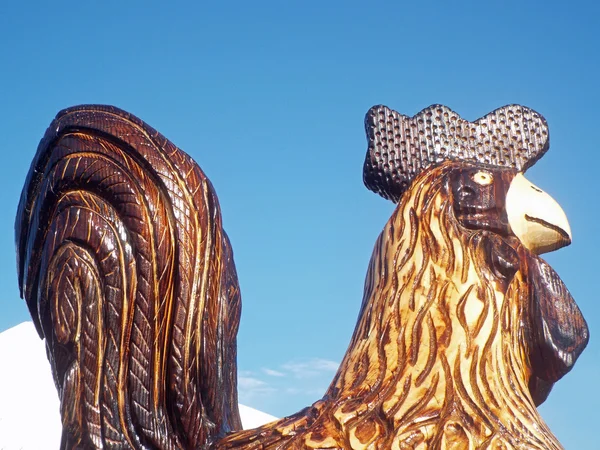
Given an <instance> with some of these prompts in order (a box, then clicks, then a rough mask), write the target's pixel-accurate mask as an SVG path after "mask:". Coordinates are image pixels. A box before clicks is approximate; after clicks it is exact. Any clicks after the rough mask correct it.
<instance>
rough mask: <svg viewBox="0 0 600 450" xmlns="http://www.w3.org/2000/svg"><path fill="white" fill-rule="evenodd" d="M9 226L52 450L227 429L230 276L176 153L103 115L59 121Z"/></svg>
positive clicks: (236, 423)
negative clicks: (52, 412) (59, 432)
mask: <svg viewBox="0 0 600 450" xmlns="http://www.w3.org/2000/svg"><path fill="white" fill-rule="evenodd" d="M16 229H17V246H18V259H19V261H18V267H19V281H20V285H21V289H22V292H23V295H24V296H25V298H26V300H27V304H28V307H29V310H30V312H31V315H32V317H33V319H34V322H35V323H36V326H37V328H38V331H39V332H40V335H41V336H43V337H45V338H46V343H47V347H48V355H49V359H50V361H51V363H52V368H53V373H54V377H55V381H56V385H57V388H58V390H59V395H60V398H61V413H62V418H63V442H62V448H165V449H170V448H195V447H200V446H201V445H203V444H204V443H206V442H208V441H210V440H211V439H214V438H217V437H219V436H222V435H224V434H225V433H227V432H229V431H232V430H237V429H240V428H241V422H240V418H239V413H238V410H237V387H236V383H237V380H236V377H237V374H236V333H237V327H238V323H239V315H240V307H241V303H240V296H239V288H238V283H237V275H236V273H235V266H234V264H233V258H232V253H231V248H230V245H229V242H228V239H227V236H226V235H225V233H224V232H223V230H222V227H221V216H220V211H219V206H218V201H217V198H216V196H215V193H214V190H213V188H212V186H211V184H210V182H209V181H208V180H207V179H206V177H205V175H204V174H203V173H202V171H201V170H200V168H199V167H198V166H197V165H196V164H195V163H194V162H193V161H192V160H191V158H189V156H187V155H186V154H185V153H183V152H182V151H180V150H179V149H177V148H176V147H175V146H174V145H173V144H171V143H170V142H169V141H168V140H166V139H165V138H164V137H163V136H161V135H160V134H159V133H157V132H156V131H155V130H153V129H152V128H150V127H149V126H147V125H146V124H144V123H143V122H142V121H140V120H139V119H137V118H135V117H133V116H131V115H129V114H127V113H125V112H124V111H121V110H118V109H116V108H112V107H97V106H81V107H76V108H71V109H68V110H65V111H62V112H61V113H59V115H58V116H57V118H56V119H55V121H54V122H52V124H51V125H50V127H49V128H48V131H47V132H46V135H45V136H44V138H43V139H42V141H41V143H40V146H39V148H38V152H37V154H36V157H35V159H34V161H33V163H32V166H31V170H30V172H29V175H28V178H27V181H26V183H25V189H24V191H23V194H22V197H21V202H20V205H19V210H18V215H17V221H16Z"/></svg>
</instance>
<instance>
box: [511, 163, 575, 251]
mask: <svg viewBox="0 0 600 450" xmlns="http://www.w3.org/2000/svg"><path fill="white" fill-rule="evenodd" d="M506 212H507V214H508V222H509V224H510V226H511V228H512V230H513V233H514V234H515V235H516V236H517V237H518V238H519V239H520V240H521V242H522V243H523V245H524V246H525V247H527V248H528V249H529V250H531V251H532V252H533V253H535V254H537V255H539V254H541V253H545V252H551V251H553V250H556V249H559V248H561V247H564V246H565V245H569V244H570V243H571V227H570V226H569V221H568V220H567V216H566V215H565V213H564V211H563V210H562V208H561V207H560V205H559V204H558V203H557V202H556V200H554V199H553V198H552V197H550V196H549V195H548V194H546V193H545V192H544V191H542V190H541V189H540V188H538V187H537V186H535V185H533V184H532V183H531V182H529V181H528V180H527V178H525V177H524V176H523V174H521V173H519V174H517V176H515V178H514V179H513V181H512V183H511V184H510V187H509V189H508V193H507V194H506Z"/></svg>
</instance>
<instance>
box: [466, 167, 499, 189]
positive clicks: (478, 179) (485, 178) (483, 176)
mask: <svg viewBox="0 0 600 450" xmlns="http://www.w3.org/2000/svg"><path fill="white" fill-rule="evenodd" d="M471 179H472V180H473V181H474V182H475V183H477V184H479V185H480V186H488V185H489V184H491V183H492V181H494V177H493V176H492V174H491V173H489V172H484V171H481V170H480V171H479V172H476V173H474V174H473V175H471Z"/></svg>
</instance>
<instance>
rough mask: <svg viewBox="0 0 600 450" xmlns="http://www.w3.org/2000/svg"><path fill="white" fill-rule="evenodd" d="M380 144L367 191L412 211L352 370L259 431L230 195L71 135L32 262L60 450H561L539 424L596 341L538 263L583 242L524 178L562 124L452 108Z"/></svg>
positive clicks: (26, 219)
mask: <svg viewBox="0 0 600 450" xmlns="http://www.w3.org/2000/svg"><path fill="white" fill-rule="evenodd" d="M366 129H367V135H368V142H369V149H368V152H367V158H366V161H365V167H364V180H365V184H366V185H367V187H369V188H370V189H372V190H374V191H376V192H378V193H379V194H381V195H382V196H384V197H386V198H389V199H391V200H393V201H394V202H397V203H398V206H397V208H396V210H395V211H394V213H393V214H392V217H391V218H390V219H389V221H388V223H387V224H386V225H385V228H384V229H383V232H382V233H381V235H380V236H379V238H378V240H377V242H376V244H375V249H374V252H373V256H372V258H371V263H370V266H369V270H368V273H367V277H366V282H365V289H364V297H363V303H362V306H361V309H360V314H359V319H358V323H357V326H356V330H355V332H354V335H353V337H352V340H351V342H350V345H349V348H348V351H347V353H346V355H345V357H344V359H343V362H342V364H341V365H340V368H339V371H338V372H337V374H336V376H335V378H334V380H333V382H332V383H331V385H330V387H329V389H328V390H327V392H326V394H325V395H324V397H323V398H322V399H321V400H319V401H317V402H316V403H314V404H313V405H312V406H309V407H308V408H305V409H304V410H302V411H300V412H298V413H297V414H295V415H293V416H290V417H287V418H284V419H281V420H279V421H276V422H273V423H271V424H267V425H265V426H263V427H260V428H257V429H253V430H246V431H240V430H241V423H240V418H239V413H238V407H237V386H236V377H237V374H236V333H237V328H238V322H239V315H240V305H241V304H240V294H239V287H238V282H237V276H236V270H235V266H234V263H233V257H232V252H231V247H230V244H229V241H228V239H227V236H226V234H225V233H224V231H223V229H222V226H221V216H220V212H219V205H218V202H217V198H216V195H215V193H214V190H213V187H212V185H211V184H210V182H209V181H208V179H207V178H206V177H205V175H204V173H203V172H202V171H201V170H200V168H199V167H198V166H197V165H196V164H195V163H194V161H193V160H192V159H191V158H190V157H189V156H187V155H186V154H185V153H183V152H182V151H181V150H179V149H178V148H176V147H175V146H174V145H173V144H172V143H171V142H169V141H168V140H167V139H165V138H164V137H163V136H161V135H160V134H159V133H158V132H156V131H155V130H154V129H152V128H150V127H149V126H148V125H146V124H145V123H144V122H142V121H141V120H139V119H137V118H136V117H134V116H132V115H130V114H128V113H126V112H124V111H121V110H119V109H116V108H113V107H107V106H79V107H74V108H70V109H67V110H64V111H62V112H60V113H59V114H58V116H57V117H56V119H55V120H54V121H53V122H52V124H51V125H50V127H49V129H48V131H47V132H46V135H45V136H44V138H43V139H42V141H41V143H40V145H39V148H38V152H37V154H36V156H35V159H34V160H33V163H32V165H31V169H30V172H29V174H28V177H27V180H26V182H25V187H24V189H23V193H22V197H21V201H20V205H19V210H18V214H17V219H16V246H17V259H18V268H19V283H20V287H21V292H22V296H24V298H25V299H26V301H27V305H28V307H29V310H30V312H31V315H32V317H33V319H34V322H35V324H36V326H37V329H38V332H39V333H40V336H41V337H43V338H45V339H46V346H47V353H48V358H49V360H50V363H51V366H52V371H53V374H54V379H55V382H56V386H57V389H58V392H59V396H60V400H61V415H62V423H63V437H62V444H61V448H64V449H71V448H115V449H128V448H135V449H143V448H148V449H152V448H154V449H183V448H186V449H193V448H202V449H230V448H231V449H233V448H245V449H246V448H247V449H266V448H273V449H275V448H277V449H284V448H290V449H291V448H293V449H296V448H320V449H325V448H347V449H350V448H352V449H367V448H378V449H392V448H393V449H480V448H481V449H484V448H489V449H518V448H527V449H558V448H561V447H560V444H559V443H558V441H557V440H556V438H555V437H554V436H553V435H552V433H551V432H550V431H549V430H548V428H547V427H546V425H545V424H544V422H543V420H542V419H541V417H540V416H539V414H538V412H537V410H536V405H539V404H540V403H542V402H543V401H544V400H545V399H546V397H547V395H548V393H549V392H550V389H551V387H552V385H553V383H555V382H556V381H557V380H558V379H560V378H561V377H562V376H563V375H564V374H565V373H567V372H568V371H569V370H570V369H571V367H572V366H573V364H574V363H575V361H576V359H577V357H578V356H579V354H580V353H581V352H582V351H583V349H584V347H585V346H586V344H587V340H588V330H587V326H586V323H585V321H584V319H583V317H582V315H581V313H580V311H579V309H578V308H577V306H576V304H575V302H574V300H573V299H572V297H571V295H570V294H569V292H568V290H567V289H566V287H565V286H564V284H563V283H562V281H561V280H560V278H559V277H558V275H557V274H556V273H555V272H554V271H553V270H552V268H550V267H549V265H548V264H547V263H546V262H544V261H543V260H542V259H541V258H539V256H538V254H539V253H542V252H544V251H550V250H554V249H557V248H559V247H562V246H564V245H567V244H569V243H570V239H571V238H570V229H569V225H568V222H567V220H566V217H565V215H564V213H563V212H562V210H561V209H560V207H559V206H558V205H557V204H556V203H555V202H554V201H553V200H552V199H551V198H550V197H549V196H548V195H547V194H545V193H544V192H542V191H541V190H540V189H538V188H537V187H535V186H533V185H532V184H531V183H529V182H528V181H527V180H526V179H525V178H524V176H523V174H522V172H523V171H524V170H525V169H527V168H528V167H529V166H531V165H532V164H533V163H534V162H535V161H536V160H537V159H538V158H540V157H541V156H542V154H543V153H545V151H546V150H547V149H548V133H547V126H546V122H545V120H544V119H543V118H542V117H541V116H540V115H538V114H537V113H535V112H534V111H532V110H529V109H527V108H524V107H521V106H516V105H512V106H507V107H504V108H501V109H498V110H496V111H494V112H492V113H490V114H489V115H487V116H485V117H483V118H481V119H479V120H477V121H476V122H473V123H470V122H467V121H465V120H463V119H461V118H460V117H459V116H458V115H457V114H456V113H454V112H453V111H451V110H450V109H448V108H446V107H444V106H441V105H433V106H431V107H429V108H427V109H425V110H423V111H421V112H420V113H419V114H417V115H416V116H414V117H412V118H409V117H406V116H403V115H400V114H398V113H396V112H395V111H392V110H390V109H388V108H386V107H383V106H378V107H374V108H372V109H371V110H370V111H369V113H368V114H367V118H366Z"/></svg>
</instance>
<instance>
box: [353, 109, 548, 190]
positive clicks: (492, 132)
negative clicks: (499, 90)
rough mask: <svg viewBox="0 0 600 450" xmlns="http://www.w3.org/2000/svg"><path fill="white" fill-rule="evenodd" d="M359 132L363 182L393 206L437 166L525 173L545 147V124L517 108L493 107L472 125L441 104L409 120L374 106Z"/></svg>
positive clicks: (546, 132) (546, 145)
mask: <svg viewBox="0 0 600 450" xmlns="http://www.w3.org/2000/svg"><path fill="white" fill-rule="evenodd" d="M365 130H366V132H367V140H368V145H369V147H368V149H367V156H366V159H365V165H364V169H363V180H364V183H365V185H366V186H367V187H368V188H369V189H370V190H372V191H374V192H377V193H378V194H379V195H381V196H382V197H383V198H386V199H389V200H392V201H394V202H398V200H399V199H400V197H401V195H402V193H403V192H404V191H406V189H407V188H408V186H409V185H410V183H411V181H412V180H413V179H414V178H415V177H416V176H417V175H418V174H419V173H420V172H421V171H422V170H424V169H426V168H427V167H429V166H431V165H434V164H437V163H440V162H442V161H446V160H460V161H472V162H479V163H483V164H488V165H492V166H496V167H512V168H515V169H517V170H522V171H525V170H526V169H528V168H529V167H531V166H532V165H533V164H534V163H535V162H536V161H537V160H538V159H540V158H541V157H542V155H543V154H544V153H546V151H547V150H548V147H549V140H548V124H547V123H546V119H544V117H542V116H541V115H540V114H538V113H537V112H535V111H533V110H532V109H529V108H526V107H524V106H519V105H508V106H504V107H502V108H498V109H496V110H495V111H492V112H491V113H489V114H488V115H486V116H484V117H482V118H480V119H477V120H476V121H475V122H468V121H466V120H464V119H463V118H461V117H460V116H459V115H458V114H457V113H455V112H454V111H452V110H451V109H450V108H448V107H446V106H443V105H431V106H430V107H428V108H425V109H424V110H422V111H421V112H420V113H418V114H416V115H415V116H413V117H408V116H405V115H403V114H400V113H398V112H396V111H394V110H392V109H390V108H388V107H387V106H383V105H378V106H374V107H372V108H371V109H370V110H369V112H368V113H367V115H366V117H365Z"/></svg>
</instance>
